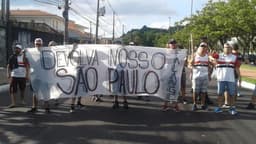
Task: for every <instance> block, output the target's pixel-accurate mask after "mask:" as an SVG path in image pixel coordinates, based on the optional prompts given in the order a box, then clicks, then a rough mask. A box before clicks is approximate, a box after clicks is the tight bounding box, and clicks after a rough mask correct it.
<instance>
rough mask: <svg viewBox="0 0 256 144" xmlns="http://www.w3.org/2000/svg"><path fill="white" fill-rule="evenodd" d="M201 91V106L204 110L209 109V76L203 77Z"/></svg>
mask: <svg viewBox="0 0 256 144" xmlns="http://www.w3.org/2000/svg"><path fill="white" fill-rule="evenodd" d="M200 84H201V85H200V92H201V108H202V109H203V110H206V109H207V103H206V95H207V90H208V84H209V80H208V77H206V78H203V79H202V80H201V83H200Z"/></svg>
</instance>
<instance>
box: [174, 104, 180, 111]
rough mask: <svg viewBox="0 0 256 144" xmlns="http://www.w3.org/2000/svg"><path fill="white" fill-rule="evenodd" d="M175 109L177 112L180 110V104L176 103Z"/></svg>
mask: <svg viewBox="0 0 256 144" xmlns="http://www.w3.org/2000/svg"><path fill="white" fill-rule="evenodd" d="M173 111H175V112H180V108H179V106H178V104H176V105H175V106H174V107H173Z"/></svg>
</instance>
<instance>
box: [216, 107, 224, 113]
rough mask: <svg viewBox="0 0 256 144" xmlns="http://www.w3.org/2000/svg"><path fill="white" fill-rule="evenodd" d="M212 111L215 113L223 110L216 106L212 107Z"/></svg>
mask: <svg viewBox="0 0 256 144" xmlns="http://www.w3.org/2000/svg"><path fill="white" fill-rule="evenodd" d="M214 112H215V113H222V112H223V111H222V109H221V108H220V107H216V108H215V109H214Z"/></svg>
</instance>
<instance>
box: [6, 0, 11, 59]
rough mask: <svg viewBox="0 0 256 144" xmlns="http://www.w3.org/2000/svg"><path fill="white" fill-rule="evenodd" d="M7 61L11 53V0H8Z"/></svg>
mask: <svg viewBox="0 0 256 144" xmlns="http://www.w3.org/2000/svg"><path fill="white" fill-rule="evenodd" d="M5 20H6V23H5V24H6V27H5V28H6V62H7V61H8V57H9V55H10V54H11V42H10V40H11V34H10V31H11V26H10V0H6V17H5Z"/></svg>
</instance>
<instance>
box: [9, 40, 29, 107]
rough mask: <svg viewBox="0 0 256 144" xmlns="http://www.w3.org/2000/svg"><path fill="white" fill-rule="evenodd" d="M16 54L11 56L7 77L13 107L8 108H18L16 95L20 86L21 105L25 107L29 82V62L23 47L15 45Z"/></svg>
mask: <svg viewBox="0 0 256 144" xmlns="http://www.w3.org/2000/svg"><path fill="white" fill-rule="evenodd" d="M14 52H15V53H14V54H13V55H11V57H10V58H9V61H8V64H7V77H8V79H9V81H10V87H9V94H10V96H11V101H12V103H11V105H9V106H8V108H14V107H15V106H16V98H15V94H16V93H17V89H18V86H19V88H20V97H21V103H22V104H23V105H24V104H25V101H24V94H25V89H26V81H27V80H28V70H29V68H28V60H27V58H26V57H25V55H24V53H23V51H22V46H21V45H19V44H17V45H15V51H14Z"/></svg>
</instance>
